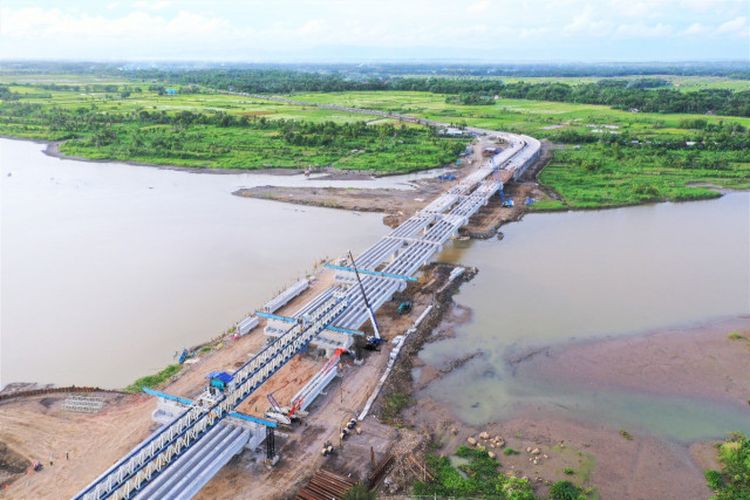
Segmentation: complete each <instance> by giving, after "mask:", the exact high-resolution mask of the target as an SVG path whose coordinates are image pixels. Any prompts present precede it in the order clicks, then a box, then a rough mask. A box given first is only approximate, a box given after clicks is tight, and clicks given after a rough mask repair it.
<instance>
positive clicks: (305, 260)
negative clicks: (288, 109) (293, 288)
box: [0, 139, 418, 387]
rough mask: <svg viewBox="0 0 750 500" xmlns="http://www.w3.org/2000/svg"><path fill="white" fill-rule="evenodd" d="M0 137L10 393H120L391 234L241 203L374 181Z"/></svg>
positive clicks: (4, 370) (0, 369)
mask: <svg viewBox="0 0 750 500" xmlns="http://www.w3.org/2000/svg"><path fill="white" fill-rule="evenodd" d="M43 149H44V145H42V144H36V143H32V142H26V141H14V140H8V139H0V173H1V176H2V177H0V193H1V197H0V199H1V200H2V201H1V204H0V209H1V210H2V215H1V217H2V218H1V219H0V222H1V226H0V228H1V229H2V231H1V233H0V237H1V239H2V244H1V247H0V250H1V252H2V254H1V258H0V266H1V267H0V271H1V272H2V285H1V290H0V293H1V294H2V296H1V297H0V316H1V318H0V331H1V332H2V336H1V337H0V339H1V340H2V342H1V344H0V349H1V353H0V385H1V384H7V383H9V382H19V381H27V382H41V383H55V384H57V385H67V384H77V385H98V386H102V387H122V386H124V385H127V384H128V383H130V382H132V381H133V380H134V379H135V378H137V377H139V376H142V375H146V374H148V373H152V372H154V371H157V370H159V369H161V368H163V367H164V366H165V365H166V364H168V363H170V362H172V361H173V355H174V353H175V351H178V350H181V349H182V348H183V347H186V346H191V345H195V344H197V343H200V342H203V341H206V340H208V339H210V338H213V337H215V336H216V335H218V334H220V333H221V332H223V331H225V330H226V329H227V328H229V327H230V326H232V324H233V323H234V322H236V321H237V320H239V319H241V318H242V317H244V315H245V314H247V313H249V312H252V311H253V310H254V309H255V308H257V307H260V306H261V305H262V304H263V303H264V302H265V301H266V300H268V299H269V298H270V297H271V296H272V295H273V294H274V293H276V292H278V291H279V290H280V289H281V288H282V287H283V286H284V285H288V284H290V283H291V282H292V281H293V280H295V279H297V278H299V277H302V276H304V275H305V273H306V272H309V271H310V270H312V268H313V266H314V264H315V262H316V261H318V260H320V259H321V258H324V257H326V256H330V257H333V256H338V255H341V254H343V252H345V251H346V250H347V249H352V250H353V251H354V252H355V253H356V252H357V251H359V250H363V249H364V248H365V247H366V246H368V245H369V244H371V243H372V242H374V241H376V240H377V238H379V237H380V236H381V235H382V234H384V233H385V232H386V231H387V229H388V228H387V227H386V226H384V225H383V224H382V217H381V216H380V215H377V214H355V213H351V212H345V211H342V210H332V209H324V208H314V207H296V206H293V205H287V204H283V203H276V202H272V201H263V200H253V199H248V198H240V197H237V196H232V195H231V193H232V192H233V191H235V190H236V189H238V188H241V187H252V186H256V185H283V186H295V185H302V186H341V187H344V186H351V187H356V186H363V185H367V186H378V187H391V188H403V189H407V188H408V187H409V186H408V184H407V181H409V180H411V179H414V178H417V177H418V176H415V175H410V176H396V177H390V178H381V179H378V180H376V181H323V180H308V179H305V177H304V176H301V175H294V176H286V175H284V176H275V175H260V174H247V173H245V174H223V175H214V174H201V173H191V172H185V171H175V170H165V169H158V168H149V167H140V166H131V165H125V164H119V163H90V162H83V161H74V160H61V159H58V158H52V157H49V156H46V155H45V154H43Z"/></svg>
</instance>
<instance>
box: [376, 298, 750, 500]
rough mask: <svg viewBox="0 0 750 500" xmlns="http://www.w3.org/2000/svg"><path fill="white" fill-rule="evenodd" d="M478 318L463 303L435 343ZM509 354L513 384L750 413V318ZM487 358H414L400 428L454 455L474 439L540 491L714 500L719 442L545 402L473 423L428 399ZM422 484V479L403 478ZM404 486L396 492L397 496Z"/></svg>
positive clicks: (440, 328)
mask: <svg viewBox="0 0 750 500" xmlns="http://www.w3.org/2000/svg"><path fill="white" fill-rule="evenodd" d="M470 319H471V311H470V310H467V309H466V308H465V307H462V306H454V307H453V308H452V310H451V313H450V314H449V315H447V317H446V321H444V322H443V323H442V324H441V325H439V326H438V328H437V329H436V330H435V331H434V332H433V334H432V338H428V339H427V340H426V342H428V343H429V342H434V341H439V340H444V339H446V338H451V337H452V336H453V335H454V333H455V329H456V328H459V327H461V325H462V324H465V323H466V322H468V321H469V320H470ZM511 351H512V352H511V353H509V354H508V355H507V357H506V362H507V364H508V366H509V368H510V369H511V371H512V373H513V375H512V376H513V377H514V378H519V379H527V380H525V381H524V383H525V384H530V385H534V384H536V383H542V384H558V385H561V386H566V387H567V388H568V389H569V388H570V387H571V386H575V387H578V388H579V389H580V390H585V391H594V392H596V391H599V392H602V391H603V392H611V391H615V392H617V391H623V390H628V391H631V392H640V393H643V394H647V395H650V396H652V397H674V396H679V397H690V398H694V399H696V400H700V401H703V402H704V403H703V404H706V405H711V404H715V402H717V401H718V402H724V403H726V402H728V401H729V402H730V403H731V404H734V405H736V406H737V407H738V408H739V409H740V411H745V412H747V414H748V417H749V418H750V407H748V403H749V401H748V398H750V373H748V372H747V370H746V367H747V366H750V317H737V318H733V319H727V320H720V321H713V322H709V323H704V324H701V325H693V326H689V327H680V328H669V329H663V330H659V331H654V332H645V333H641V334H635V335H626V336H618V337H614V338H600V339H589V340H585V341H568V342H562V343H558V344H552V345H547V346H535V347H534V348H529V349H528V350H527V351H520V352H519V351H513V350H511ZM482 355H483V354H482V353H481V352H477V353H474V355H470V356H462V357H460V358H453V359H450V360H446V361H445V362H444V363H442V364H441V365H440V366H434V365H429V364H427V363H425V362H424V361H422V360H420V359H419V358H416V359H415V360H414V363H413V366H414V367H415V370H410V375H409V376H408V377H413V380H411V384H403V383H402V384H401V389H400V391H401V393H402V394H404V397H405V398H407V400H409V401H411V402H412V403H413V404H412V405H411V406H410V407H408V408H407V409H405V410H404V411H402V412H401V416H400V418H399V422H400V425H405V426H408V427H412V428H413V429H415V430H416V431H417V432H418V433H420V434H423V435H425V436H426V437H425V440H428V441H430V442H431V443H432V445H431V446H432V453H437V454H451V453H452V452H453V451H454V450H455V449H457V447H458V446H461V445H464V444H466V443H467V440H468V441H469V442H474V443H476V442H479V444H481V445H483V446H485V447H486V449H487V450H488V451H491V452H493V453H495V454H496V455H497V456H498V457H499V458H498V460H499V461H500V463H501V464H502V466H503V470H504V471H505V472H506V473H512V474H515V475H518V476H519V477H527V478H529V479H530V481H531V482H532V484H534V486H535V488H536V490H537V492H538V493H541V494H542V495H545V494H546V492H547V491H548V490H547V488H548V487H549V486H550V485H551V484H552V483H554V482H556V481H560V480H569V481H572V482H574V483H575V484H577V485H579V486H581V487H583V488H593V489H594V490H595V491H596V492H597V493H598V494H599V495H600V496H601V498H621V497H623V498H675V499H677V498H679V499H696V500H697V499H703V498H707V497H708V496H710V491H709V490H708V488H707V486H706V483H705V480H704V477H703V471H704V470H706V469H713V468H717V467H718V465H717V462H716V451H715V448H714V446H713V445H714V441H712V440H704V439H698V440H689V441H681V440H675V439H670V438H667V437H664V436H660V435H657V434H654V433H651V432H649V431H647V430H644V429H640V428H635V427H628V428H623V427H621V426H618V425H616V424H612V423H607V422H604V421H601V420H591V419H587V418H585V417H584V416H583V415H580V414H578V412H577V411H576V410H575V408H565V407H559V406H556V405H552V404H544V403H541V402H539V403H523V402H521V403H517V404H515V405H514V409H513V411H512V412H511V413H510V415H509V416H507V417H503V418H499V419H497V420H494V421H491V422H489V423H487V424H484V425H471V424H469V423H467V422H463V421H462V420H461V417H460V416H459V415H458V414H456V413H455V412H454V411H452V409H451V408H450V407H449V406H448V405H446V404H445V403H442V402H440V401H437V400H435V399H434V398H432V397H430V396H429V395H428V391H427V389H428V388H429V387H430V384H433V383H434V382H435V381H437V380H439V379H440V378H442V377H444V376H447V375H448V374H450V373H452V372H453V371H454V370H460V369H462V367H463V366H464V364H465V363H466V362H468V361H471V360H472V359H474V358H476V357H477V356H479V357H481V356H482ZM409 368H410V369H411V366H410V367H409ZM409 387H410V390H407V388H409ZM485 397H486V398H492V397H493V396H492V394H487V395H486V396H485ZM482 403H483V402H482V401H478V402H477V404H482ZM482 433H487V435H489V436H500V437H501V438H502V439H501V441H502V442H503V446H496V443H497V441H495V442H492V441H489V440H486V439H485V440H483V439H481V438H480V434H482ZM482 435H484V434H482ZM716 437H717V438H721V437H722V436H716ZM472 440H474V441H472ZM506 450H509V451H506ZM416 479H421V478H415V477H412V478H408V477H407V478H405V480H406V481H407V482H408V481H409V480H416ZM403 481H404V478H402V482H403ZM397 491H400V490H399V488H398V487H394V489H393V490H392V491H390V493H396V492H397Z"/></svg>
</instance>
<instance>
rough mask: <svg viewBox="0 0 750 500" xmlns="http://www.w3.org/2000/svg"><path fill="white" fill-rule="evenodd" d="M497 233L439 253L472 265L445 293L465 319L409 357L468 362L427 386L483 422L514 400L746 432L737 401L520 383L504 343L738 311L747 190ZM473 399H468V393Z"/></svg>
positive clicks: (686, 429) (747, 286) (745, 302)
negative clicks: (453, 291)
mask: <svg viewBox="0 0 750 500" xmlns="http://www.w3.org/2000/svg"><path fill="white" fill-rule="evenodd" d="M503 232H504V233H505V238H504V239H503V240H502V241H498V240H486V241H476V242H470V243H468V244H459V243H456V244H455V245H453V247H449V248H448V249H447V250H446V252H445V253H444V255H443V258H444V259H447V260H451V261H459V262H461V263H462V264H465V265H470V266H476V267H478V268H479V274H478V275H477V277H476V278H475V279H474V280H473V281H471V282H470V283H468V284H467V285H464V287H462V289H461V292H460V294H459V295H458V296H457V298H456V300H457V302H458V303H460V304H463V305H465V306H468V307H470V308H471V309H472V311H473V314H472V319H471V321H470V322H469V323H468V324H465V325H463V326H460V327H459V328H458V330H457V332H456V336H455V338H451V339H447V340H444V341H439V342H435V343H431V344H427V345H426V346H425V348H424V349H423V350H422V351H421V353H420V358H422V359H423V360H424V361H425V362H427V363H428V364H432V365H435V366H438V365H441V364H442V363H445V362H446V361H447V360H449V359H455V358H459V357H461V356H464V355H468V354H471V353H473V352H476V351H477V350H481V351H482V352H483V356H482V357H481V358H478V359H475V360H473V361H471V362H469V363H467V364H466V365H465V366H464V367H463V368H461V369H458V370H455V371H454V372H453V373H451V374H450V375H448V376H446V377H445V378H443V379H441V380H438V381H436V382H434V383H432V384H431V385H430V386H429V387H428V389H427V390H426V391H427V394H428V395H430V396H432V397H434V398H436V399H438V400H440V401H442V402H444V403H446V404H447V405H448V406H449V407H450V408H451V409H452V410H453V411H454V412H455V413H456V414H457V415H458V416H459V417H460V418H461V419H462V420H465V421H467V422H469V423H472V424H478V425H479V424H483V423H486V422H489V421H493V420H496V419H498V418H502V417H503V416H507V415H509V413H510V412H511V411H512V410H513V408H514V405H516V404H518V403H528V404H533V405H540V404H541V405H546V406H547V407H559V408H574V413H575V414H576V415H577V416H584V417H590V418H592V419H595V420H597V421H603V422H610V423H611V422H618V423H620V424H621V425H633V426H640V427H645V428H647V429H648V430H650V431H653V432H657V433H661V434H666V435H669V436H671V437H675V438H678V439H694V438H700V437H706V436H711V437H715V436H717V435H722V434H723V433H725V432H727V431H731V430H739V429H744V430H747V431H750V419H749V418H748V416H749V415H748V411H747V408H745V409H737V408H735V407H724V406H722V405H718V404H716V405H708V406H707V405H706V404H705V403H704V402H701V401H693V400H688V399H685V398H682V399H680V398H655V397H651V398H649V397H645V396H639V395H634V394H625V393H614V392H609V393H607V392H598V393H593V392H592V391H590V390H589V391H587V390H586V389H585V388H584V389H576V388H569V387H561V386H559V385H556V384H551V385H550V386H549V387H541V386H539V385H532V384H524V381H523V380H519V379H518V378H517V377H513V376H512V375H511V374H510V373H509V369H508V365H507V358H506V355H507V353H508V349H516V350H518V349H520V348H523V347H525V346H535V345H544V344H548V343H559V342H563V341H565V340H568V339H574V338H575V339H585V338H596V337H604V336H607V335H620V334H634V333H639V332H645V331H651V330H655V329H659V328H665V327H672V326H675V325H692V324H696V323H701V322H705V321H711V320H716V319H720V318H731V317H736V316H738V315H746V314H748V313H749V312H750V194H749V193H746V192H742V193H731V194H727V195H725V196H724V197H722V198H719V199H715V200H710V201H699V202H690V203H662V204H655V205H647V206H639V207H631V208H621V209H612V210H600V211H587V212H567V213H559V214H531V215H527V216H525V217H524V218H523V220H522V221H520V222H518V223H514V224H511V225H508V226H505V227H504V228H503ZM479 401H481V404H478V402H479Z"/></svg>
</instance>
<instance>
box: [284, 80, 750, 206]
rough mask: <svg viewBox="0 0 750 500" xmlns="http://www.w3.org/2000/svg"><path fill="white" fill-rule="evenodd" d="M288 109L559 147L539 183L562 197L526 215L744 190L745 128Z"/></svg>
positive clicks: (328, 97)
mask: <svg viewBox="0 0 750 500" xmlns="http://www.w3.org/2000/svg"><path fill="white" fill-rule="evenodd" d="M295 98H296V99H299V100H303V101H310V102H325V103H328V102H341V103H342V104H345V105H349V106H354V107H365V108H375V109H382V110H389V111H396V112H401V113H406V114H412V115H416V116H420V117H425V118H430V119H434V120H439V121H445V122H450V123H454V124H456V125H471V126H477V127H485V128H488V129H493V130H509V131H514V132H521V133H526V134H529V135H532V136H534V137H538V138H541V139H547V140H549V141H552V142H555V143H558V144H563V145H564V147H562V148H557V149H555V150H554V157H553V159H552V161H551V162H550V163H549V164H548V166H547V167H546V168H545V169H544V170H543V171H542V173H541V175H540V181H541V182H542V183H543V184H544V185H546V186H548V187H549V188H551V189H552V190H554V191H556V192H557V193H558V194H559V195H560V199H559V200H541V201H539V202H537V203H535V204H534V205H532V209H533V210H559V209H567V208H598V207H613V206H623V205H634V204H639V203H645V202H651V201H682V200H695V199H706V198H713V197H716V196H719V193H718V190H717V188H733V189H748V188H750V153H749V151H750V132H748V128H750V120H749V119H747V118H730V117H722V116H712V115H689V114H683V115H679V114H655V113H631V112H627V111H621V110H616V109H612V108H609V107H605V106H593V105H585V104H568V103H555V102H544V101H529V100H526V101H524V100H518V99H498V100H497V101H496V102H495V104H494V105H491V106H488V105H460V104H452V105H451V104H448V103H446V102H445V97H443V98H440V97H438V96H435V95H433V94H428V93H423V92H348V93H339V94H302V95H298V96H295Z"/></svg>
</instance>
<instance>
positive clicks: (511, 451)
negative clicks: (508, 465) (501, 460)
mask: <svg viewBox="0 0 750 500" xmlns="http://www.w3.org/2000/svg"><path fill="white" fill-rule="evenodd" d="M503 454H504V455H506V456H511V455H520V454H521V452H520V451H516V450H514V449H513V448H505V449H504V450H503Z"/></svg>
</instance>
